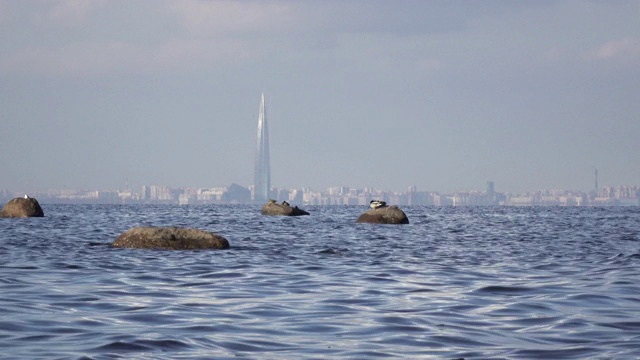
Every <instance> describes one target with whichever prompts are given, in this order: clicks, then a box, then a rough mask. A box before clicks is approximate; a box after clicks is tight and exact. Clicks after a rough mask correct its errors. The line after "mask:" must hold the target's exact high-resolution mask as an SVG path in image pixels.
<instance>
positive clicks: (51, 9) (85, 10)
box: [34, 0, 106, 26]
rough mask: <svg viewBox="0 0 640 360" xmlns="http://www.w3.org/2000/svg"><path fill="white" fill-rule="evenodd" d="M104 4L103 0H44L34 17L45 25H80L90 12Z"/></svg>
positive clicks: (87, 18) (84, 21) (88, 16)
mask: <svg viewBox="0 0 640 360" xmlns="http://www.w3.org/2000/svg"><path fill="white" fill-rule="evenodd" d="M105 4H106V1H105V0H58V1H45V2H42V3H41V4H40V5H38V7H37V8H36V11H35V12H34V19H35V20H36V22H38V23H41V24H46V25H56V26H60V25H62V26H70V25H80V24H84V23H86V22H87V21H88V20H89V18H90V16H91V14H92V13H94V12H95V11H96V10H97V9H99V8H101V7H102V6H104V5H105Z"/></svg>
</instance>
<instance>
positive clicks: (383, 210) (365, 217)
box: [356, 206, 409, 224]
mask: <svg viewBox="0 0 640 360" xmlns="http://www.w3.org/2000/svg"><path fill="white" fill-rule="evenodd" d="M356 222H359V223H371V224H408V223H409V218H407V215H406V214H405V213H404V211H402V210H400V209H399V208H398V207H397V206H385V207H379V208H376V209H371V210H369V211H367V212H365V213H363V214H361V215H360V216H359V217H358V219H357V220H356Z"/></svg>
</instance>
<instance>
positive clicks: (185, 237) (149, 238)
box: [111, 227, 229, 250]
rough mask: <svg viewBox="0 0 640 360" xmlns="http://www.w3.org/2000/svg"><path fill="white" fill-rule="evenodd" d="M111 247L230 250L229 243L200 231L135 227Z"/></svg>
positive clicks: (220, 237)
mask: <svg viewBox="0 0 640 360" xmlns="http://www.w3.org/2000/svg"><path fill="white" fill-rule="evenodd" d="M111 246H114V247H123V248H138V249H167V250H196V249H228V248H229V241H227V239H225V238H223V237H222V236H219V235H216V234H214V233H211V232H208V231H204V230H199V229H189V228H177V227H135V228H133V229H130V230H127V231H126V232H124V233H122V234H121V235H120V236H118V237H117V238H116V240H115V241H114V242H113V243H112V244H111Z"/></svg>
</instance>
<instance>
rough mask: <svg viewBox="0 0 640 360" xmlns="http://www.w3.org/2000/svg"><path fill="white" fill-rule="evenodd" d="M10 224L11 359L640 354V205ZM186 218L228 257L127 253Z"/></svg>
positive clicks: (3, 343) (4, 334) (6, 343)
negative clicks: (213, 237)
mask: <svg viewBox="0 0 640 360" xmlns="http://www.w3.org/2000/svg"><path fill="white" fill-rule="evenodd" d="M43 208H44V211H45V215H46V217H44V218H30V219H0V349H1V350H0V358H3V359H4V358H6V359H40V358H42V359H58V358H59V359H80V358H82V359H112V358H123V359H125V358H126V359H149V358H154V359H205V358H216V359H283V358H286V359H301V358H318V359H320V358H352V359H371V358H406V359H409V358H411V359H414V358H424V359H430V358H433V359H454V358H465V359H486V358H494V359H532V358H553V359H571V358H572V359H588V358H596V359H604V358H607V359H608V358H611V359H613V358H615V359H637V358H640V208H638V207H632V208H557V207H544V208H515V207H494V208H489V207H457V208H453V207H404V208H403V209H404V210H405V212H406V213H407V215H408V217H409V220H410V221H411V223H410V224H409V225H372V224H356V223H355V219H356V218H357V216H358V215H359V214H360V213H361V212H363V211H365V210H366V208H364V207H356V206H353V207H352V206H335V207H310V208H306V209H307V210H309V211H310V212H311V216H306V217H297V218H290V217H265V216H262V215H260V214H259V207H258V206H85V205H76V206H73V205H71V206H70V205H45V206H43ZM140 225H155V226H165V225H171V226H185V227H194V228H200V229H205V230H209V231H213V232H215V233H218V234H220V235H222V236H224V237H226V238H227V239H228V240H229V242H230V243H231V249H229V250H207V251H163V250H137V249H115V248H111V247H110V246H109V244H110V243H111V242H112V241H113V240H114V239H115V238H116V237H117V236H118V235H119V234H120V233H122V232H124V231H126V230H128V229H129V228H131V227H134V226H140Z"/></svg>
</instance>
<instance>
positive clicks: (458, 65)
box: [0, 0, 640, 192]
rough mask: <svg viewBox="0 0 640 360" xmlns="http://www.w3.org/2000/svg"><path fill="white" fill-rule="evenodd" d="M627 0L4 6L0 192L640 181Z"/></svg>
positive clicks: (568, 185)
mask: <svg viewBox="0 0 640 360" xmlns="http://www.w3.org/2000/svg"><path fill="white" fill-rule="evenodd" d="M638 19H640V2H639V1H491V0H489V1H368V0H367V1H364V0H363V1H189V0H181V1H159V0H153V1H143V0H140V1H100V0H94V1H3V0H0V148H1V150H0V188H8V189H9V190H13V191H22V190H24V191H34V190H46V189H58V188H64V187H66V188H103V189H123V188H124V187H125V184H127V183H128V184H129V186H130V187H132V188H133V189H134V190H138V189H139V187H140V186H141V185H143V184H157V185H168V186H174V187H183V186H184V187H187V186H191V187H214V186H226V185H229V184H231V183H234V182H235V183H238V184H240V185H243V186H249V185H251V183H252V181H253V164H254V156H255V137H256V129H257V118H258V109H259V101H260V94H261V93H262V92H263V91H264V92H265V94H266V96H267V103H268V105H269V108H268V111H269V121H270V132H271V166H272V185H273V186H275V187H282V188H288V187H297V188H300V187H311V188H313V189H316V190H324V189H325V188H327V187H329V186H351V187H377V188H381V189H385V190H390V191H404V190H406V188H407V186H409V185H416V186H417V187H418V190H424V191H441V192H450V191H458V190H471V189H484V187H485V182H486V181H487V180H493V181H494V182H495V184H496V191H528V190H537V189H541V188H556V189H574V190H585V191H588V190H590V189H592V188H593V183H594V176H593V172H594V168H596V167H597V168H598V170H599V174H600V184H601V185H618V184H639V185H640V161H638V156H639V155H638V154H640V21H638Z"/></svg>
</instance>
